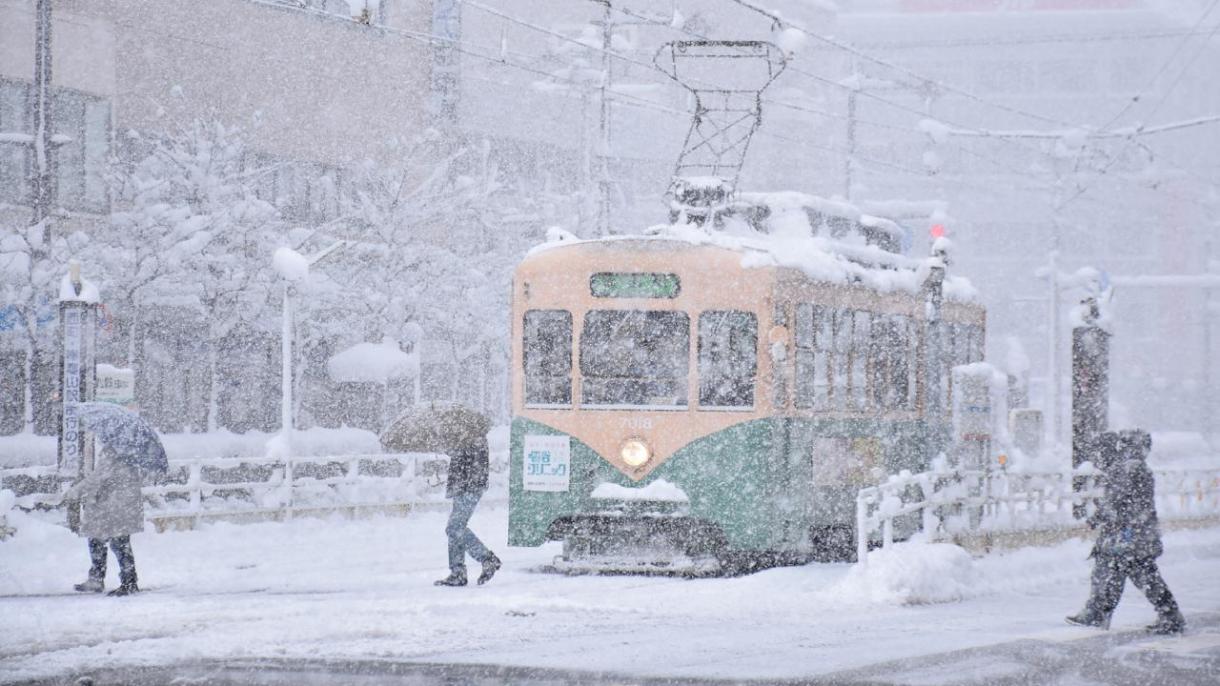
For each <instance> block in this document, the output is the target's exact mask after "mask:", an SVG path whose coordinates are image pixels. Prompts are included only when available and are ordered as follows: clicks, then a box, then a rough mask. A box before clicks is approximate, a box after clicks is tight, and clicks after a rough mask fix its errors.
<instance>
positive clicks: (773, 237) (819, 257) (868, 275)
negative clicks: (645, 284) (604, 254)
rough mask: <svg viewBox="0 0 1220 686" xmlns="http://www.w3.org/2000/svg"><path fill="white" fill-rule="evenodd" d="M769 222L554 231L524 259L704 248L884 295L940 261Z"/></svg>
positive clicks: (962, 285)
mask: <svg viewBox="0 0 1220 686" xmlns="http://www.w3.org/2000/svg"><path fill="white" fill-rule="evenodd" d="M797 195H800V194H797ZM876 219H877V220H878V222H877V225H878V226H881V227H883V228H882V230H885V231H888V230H890V227H888V226H887V225H886V224H885V222H888V220H884V219H881V218H876ZM771 220H772V223H771V224H770V225H769V226H768V229H769V231H767V232H763V231H758V230H755V229H754V228H752V227H751V226H750V225H748V224H746V222H743V221H740V220H738V221H730V222H726V227H725V229H724V230H706V229H704V228H702V227H699V226H695V225H692V224H662V225H658V226H653V227H650V228H649V229H648V230H647V232H646V233H644V234H641V235H624V236H608V237H603V238H596V239H580V238H577V237H576V236H574V235H572V234H570V233H567V232H564V231H557V230H553V231H552V232H550V234H549V235H548V241H547V242H545V243H542V244H540V245H538V246H536V247H535V248H534V249H533V250H531V251H530V254H529V256H527V257H526V262H528V261H530V260H531V259H534V258H536V257H539V256H541V255H542V254H543V253H546V252H549V251H553V250H559V249H566V248H574V247H585V248H588V247H591V246H594V245H598V244H601V245H611V244H622V245H623V247H624V248H628V247H629V246H630V245H631V244H634V249H640V250H647V249H650V248H659V249H664V248H665V247H670V248H678V247H681V246H682V245H687V246H692V247H694V246H706V247H714V248H720V249H724V250H729V251H733V252H736V253H739V254H740V255H741V266H742V268H747V269H748V268H768V267H773V268H790V269H795V270H797V271H799V272H800V273H802V274H803V275H804V276H806V277H807V278H809V279H812V280H815V281H821V282H825V283H837V284H845V285H846V284H855V285H861V286H865V287H867V288H871V289H873V290H876V291H878V292H883V293H889V292H906V293H912V294H917V293H920V292H921V290H922V288H923V284H924V281H925V280H926V279H927V276H928V272H929V270H930V269H931V268H932V266H933V264H934V263H937V262H939V261H941V259H942V258H940V257H936V256H932V257H923V258H913V257H909V256H906V255H902V254H899V253H896V252H892V251H890V250H886V249H884V248H882V247H880V246H878V245H873V244H869V243H868V242H867V241H866V240H865V239H864V237H863V236H859V235H857V236H855V237H852V236H844V237H843V239H835V238H831V237H829V236H824V235H817V234H815V233H813V231H812V229H811V227H810V224H809V223H804V224H802V223H801V222H800V221H797V218H795V217H794V216H792V215H791V214H788V216H785V214H782V213H777V214H772V215H771ZM861 223H863V222H861ZM888 223H889V224H893V222H888ZM894 226H896V225H894ZM937 247H938V248H939V249H941V250H945V249H948V248H949V247H950V244H949V242H948V241H947V240H946V239H940V240H939V241H938V244H937ZM944 293H945V296H946V297H947V298H949V299H951V300H954V301H958V302H970V303H974V302H979V293H978V291H977V289H975V287H974V286H973V284H971V283H970V281H969V280H968V279H966V278H964V277H960V276H948V277H946V279H945V284H944Z"/></svg>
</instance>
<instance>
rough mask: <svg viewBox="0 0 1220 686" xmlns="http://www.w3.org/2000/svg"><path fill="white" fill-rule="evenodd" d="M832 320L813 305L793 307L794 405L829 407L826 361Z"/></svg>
mask: <svg viewBox="0 0 1220 686" xmlns="http://www.w3.org/2000/svg"><path fill="white" fill-rule="evenodd" d="M833 343H834V320H833V317H832V315H831V312H830V311H829V310H827V309H826V308H824V307H819V306H817V305H809V304H802V305H797V306H796V406H797V407H800V408H813V409H816V410H825V409H829V408H830V361H831V358H832V356H833Z"/></svg>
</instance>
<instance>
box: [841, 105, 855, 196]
mask: <svg viewBox="0 0 1220 686" xmlns="http://www.w3.org/2000/svg"><path fill="white" fill-rule="evenodd" d="M858 93H859V90H858V89H856V88H852V89H851V92H849V93H848V94H847V160H846V161H845V162H844V163H843V179H844V188H843V197H845V198H847V201H848V202H851V186H852V173H853V172H854V171H855V166H856V97H857V95H858Z"/></svg>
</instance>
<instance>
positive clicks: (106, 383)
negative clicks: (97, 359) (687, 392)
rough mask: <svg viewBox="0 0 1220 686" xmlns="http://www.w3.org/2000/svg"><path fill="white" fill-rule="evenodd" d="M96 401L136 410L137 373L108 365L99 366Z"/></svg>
mask: <svg viewBox="0 0 1220 686" xmlns="http://www.w3.org/2000/svg"><path fill="white" fill-rule="evenodd" d="M94 400H97V401H99V402H104V403H114V404H115V405H121V406H123V407H125V408H127V409H129V410H131V409H134V408H135V402H136V371H135V370H134V369H123V368H120V367H115V366H112V365H108V364H99V365H98V366H97V394H96V396H95V397H94Z"/></svg>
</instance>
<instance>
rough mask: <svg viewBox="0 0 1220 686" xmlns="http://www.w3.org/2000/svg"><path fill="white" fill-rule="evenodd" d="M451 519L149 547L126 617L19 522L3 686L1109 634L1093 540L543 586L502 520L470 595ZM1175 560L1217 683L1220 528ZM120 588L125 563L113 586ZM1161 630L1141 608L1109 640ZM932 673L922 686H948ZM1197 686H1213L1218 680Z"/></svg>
mask: <svg viewBox="0 0 1220 686" xmlns="http://www.w3.org/2000/svg"><path fill="white" fill-rule="evenodd" d="M444 516H445V515H444V513H442V512H426V513H416V514H413V515H412V516H409V517H407V518H383V519H369V520H354V521H353V520H342V519H332V520H318V519H301V520H295V521H291V522H287V523H265V524H254V525H230V524H212V525H206V526H204V527H202V528H200V529H198V530H195V531H185V532H170V533H163V534H154V533H144V534H140V535H137V536H135V537H134V538H133V546H134V549H135V555H136V559H137V561H138V567H139V572H140V583H141V586H143V587H144V588H145V589H147V592H145V593H142V594H140V595H138V596H135V597H131V598H125V599H116V598H108V597H102V596H92V595H89V596H80V595H76V594H74V593H73V592H72V591H71V587H72V584H73V583H74V582H78V581H81V580H82V579H83V578H84V576H85V570H86V568H87V567H88V557H87V554H86V550H85V544H84V541H82V540H81V539H78V538H76V537H75V536H74V535H73V534H71V533H70V532H68V531H67V530H66V529H65V528H64V527H63V526H62V525H60V524H58V523H56V522H53V521H49V520H46V519H40V518H37V517H34V516H31V515H22V514H19V513H18V514H15V515H12V516H11V517H10V524H13V525H16V527H17V529H18V533H17V535H16V536H15V537H14V538H12V539H10V540H7V541H3V542H0V617H3V622H2V627H3V628H2V629H0V681H16V680H25V679H40V678H49V677H56V676H63V675H67V674H79V673H81V672H84V671H91V670H103V669H108V668H119V667H138V666H151V665H169V664H181V663H188V662H198V661H210V660H252V659H264V658H265V659H273V660H294V659H302V660H345V661H351V660H369V661H393V662H424V663H459V664H460V663H465V664H470V663H476V664H498V665H515V666H531V667H543V668H562V669H578V670H590V671H597V672H610V673H618V674H626V675H635V676H669V677H691V678H695V679H700V678H703V679H709V678H755V679H778V678H797V677H806V678H808V677H816V676H829V677H832V678H833V675H836V674H842V673H844V672H846V671H850V670H859V669H862V668H867V667H868V666H870V665H876V664H878V663H884V662H887V661H893V660H907V659H916V660H917V659H919V658H920V656H929V655H935V654H939V653H944V652H946V651H955V650H963V649H971V648H984V651H985V652H986V649H985V647H987V646H1001V645H1012V644H1013V642H1014V641H1021V640H1022V639H1040V640H1052V641H1057V642H1058V641H1062V642H1070V641H1087V640H1091V639H1092V637H1095V636H1096V635H1097V632H1095V631H1091V630H1086V629H1080V628H1075V627H1069V626H1066V625H1065V624H1064V623H1063V616H1064V615H1066V614H1069V613H1071V612H1074V611H1076V610H1078V609H1080V607H1081V605H1082V603H1083V601H1084V599H1085V596H1086V594H1087V588H1088V576H1089V570H1090V565H1089V562H1088V561H1087V560H1086V559H1085V558H1086V556H1087V554H1088V549H1089V545H1088V543H1087V542H1085V541H1078V540H1073V541H1069V542H1067V543H1064V544H1061V545H1059V546H1057V547H1054V548H1029V549H1023V550H1018V551H1012V552H1008V553H1003V554H999V553H996V554H992V555H989V556H986V557H982V558H974V559H972V558H970V557H968V556H967V555H965V553H963V552H961V551H960V550H958V549H956V548H953V547H950V546H941V545H938V546H932V545H920V544H905V546H901V545H900V546H898V547H896V548H894V549H892V550H889V551H886V552H884V553H883V554H880V555H878V554H877V553H874V554H873V557H872V559H871V561H870V565H869V566H868V567H867V570H864V569H862V568H859V567H854V566H852V565H848V564H810V565H806V566H802V567H790V568H782V569H773V570H769V571H764V572H761V573H757V574H753V575H749V576H744V577H737V578H724V579H682V578H669V577H641V576H562V575H557V574H553V573H545V572H543V571H541V568H543V567H544V566H545V565H546V564H547V563H548V562H549V561H550V560H551V559H552V558H553V556H554V555H556V554H557V553H558V549H557V548H556V547H555V546H554V545H548V546H545V547H543V548H525V549H519V548H508V547H506V545H505V532H506V528H507V527H506V511H505V510H504V509H490V508H487V509H483V510H480V511H479V512H477V513H476V515H475V517H474V519H473V521H472V527H473V528H474V530H475V531H476V532H477V533H479V534H480V535H482V536H483V537H484V539H485V540H486V541H487V542H488V543H489V544H490V545H491V546H492V547H493V548H494V549H495V550H497V551H498V552H499V553H500V554H501V556H502V557H503V558H504V560H505V565H504V569H503V570H501V571H500V573H499V574H498V575H497V576H496V578H495V579H494V580H493V581H492V582H491V583H490V584H488V585H486V586H482V587H478V586H473V585H472V586H470V587H467V588H457V589H453V588H438V587H435V586H433V585H432V582H433V580H435V579H438V578H440V577H441V576H443V575H444V573H445V569H444V566H445V562H444V560H445V548H444V546H445V541H444V534H443V528H444ZM1166 543H1167V551H1166V554H1165V556H1164V557H1163V558H1162V569H1163V570H1164V573H1165V577H1166V579H1167V580H1168V582H1169V584H1170V587H1171V588H1172V589H1173V590H1174V592H1175V593H1176V594H1177V596H1178V599H1179V600H1180V602H1181V604H1182V606H1183V608H1184V609H1185V612H1186V614H1187V617H1188V619H1189V620H1191V621H1192V624H1193V629H1192V631H1193V632H1194V634H1195V636H1194V637H1193V639H1192V635H1191V634H1188V635H1187V636H1186V637H1183V638H1173V639H1168V641H1167V642H1165V641H1163V644H1165V645H1169V646H1174V645H1177V646H1182V651H1183V654H1182V655H1179V656H1177V658H1181V660H1185V662H1184V663H1183V664H1186V665H1187V669H1191V667H1190V665H1191V664H1196V663H1191V662H1190V660H1189V659H1187V658H1189V657H1190V651H1192V650H1203V651H1204V652H1205V653H1206V654H1207V655H1209V656H1210V657H1208V659H1207V660H1206V661H1204V662H1201V663H1197V664H1200V665H1203V666H1201V667H1200V669H1204V670H1214V669H1216V667H1217V664H1220V662H1218V661H1217V660H1216V659H1215V658H1216V657H1217V654H1218V649H1220V641H1218V640H1214V639H1220V633H1217V631H1218V630H1217V627H1215V626H1208V625H1209V623H1210V624H1212V625H1214V624H1216V621H1215V619H1216V618H1217V617H1218V616H1220V614H1218V613H1220V583H1217V579H1218V578H1220V529H1216V528H1212V529H1201V530H1193V531H1176V532H1172V533H1169V534H1168V535H1167V537H1166ZM472 571H474V569H473V568H472ZM116 574H117V570H116V569H115V566H114V564H113V560H112V561H111V569H110V577H109V579H108V585H109V586H114V585H115V584H116V583H117V580H116ZM1153 617H1154V615H1153V611H1152V609H1151V608H1150V606H1149V605H1148V604H1147V602H1146V601H1145V600H1144V599H1143V598H1142V597H1140V595H1139V594H1138V593H1137V592H1135V591H1134V590H1133V589H1131V588H1130V587H1129V588H1128V590H1127V595H1126V596H1125V599H1124V601H1123V603H1122V605H1121V606H1120V607H1119V610H1118V613H1117V615H1116V617H1115V622H1114V628H1113V631H1112V634H1120V633H1123V632H1124V631H1126V632H1130V630H1133V629H1137V628H1139V627H1142V625H1143V624H1145V623H1148V622H1149V621H1151V620H1152V619H1153ZM1200 627H1202V628H1200ZM1192 640H1194V643H1192V642H1191V641H1192ZM1200 641H1202V643H1201V644H1200V645H1202V648H1200V647H1199V645H1196V644H1198V643H1199V642H1200ZM1209 651H1210V652H1209ZM1177 658H1175V659H1177ZM1181 660H1179V662H1181ZM929 669H931V671H928V670H927V669H924V670H923V672H921V673H925V675H926V676H927V679H930V680H928V681H926V683H943V682H945V681H948V679H946V678H943V677H945V676H946V674H945V673H944V672H938V671H937V669H938V668H935V667H932V668H929ZM945 669H948V668H945ZM938 674H939V675H940V677H942V678H938V676H937V675H938ZM984 676H985V675H984ZM1199 676H1200V677H1201V681H1200V683H1207V682H1208V679H1210V678H1211V677H1212V676H1213V672H1210V671H1206V672H1202V673H1200V674H1199ZM904 683H905V682H904ZM979 683H987V679H986V678H984V679H983V680H982V681H981V682H979ZM1073 683H1097V682H1096V681H1093V680H1090V679H1084V680H1082V681H1078V682H1073Z"/></svg>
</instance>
